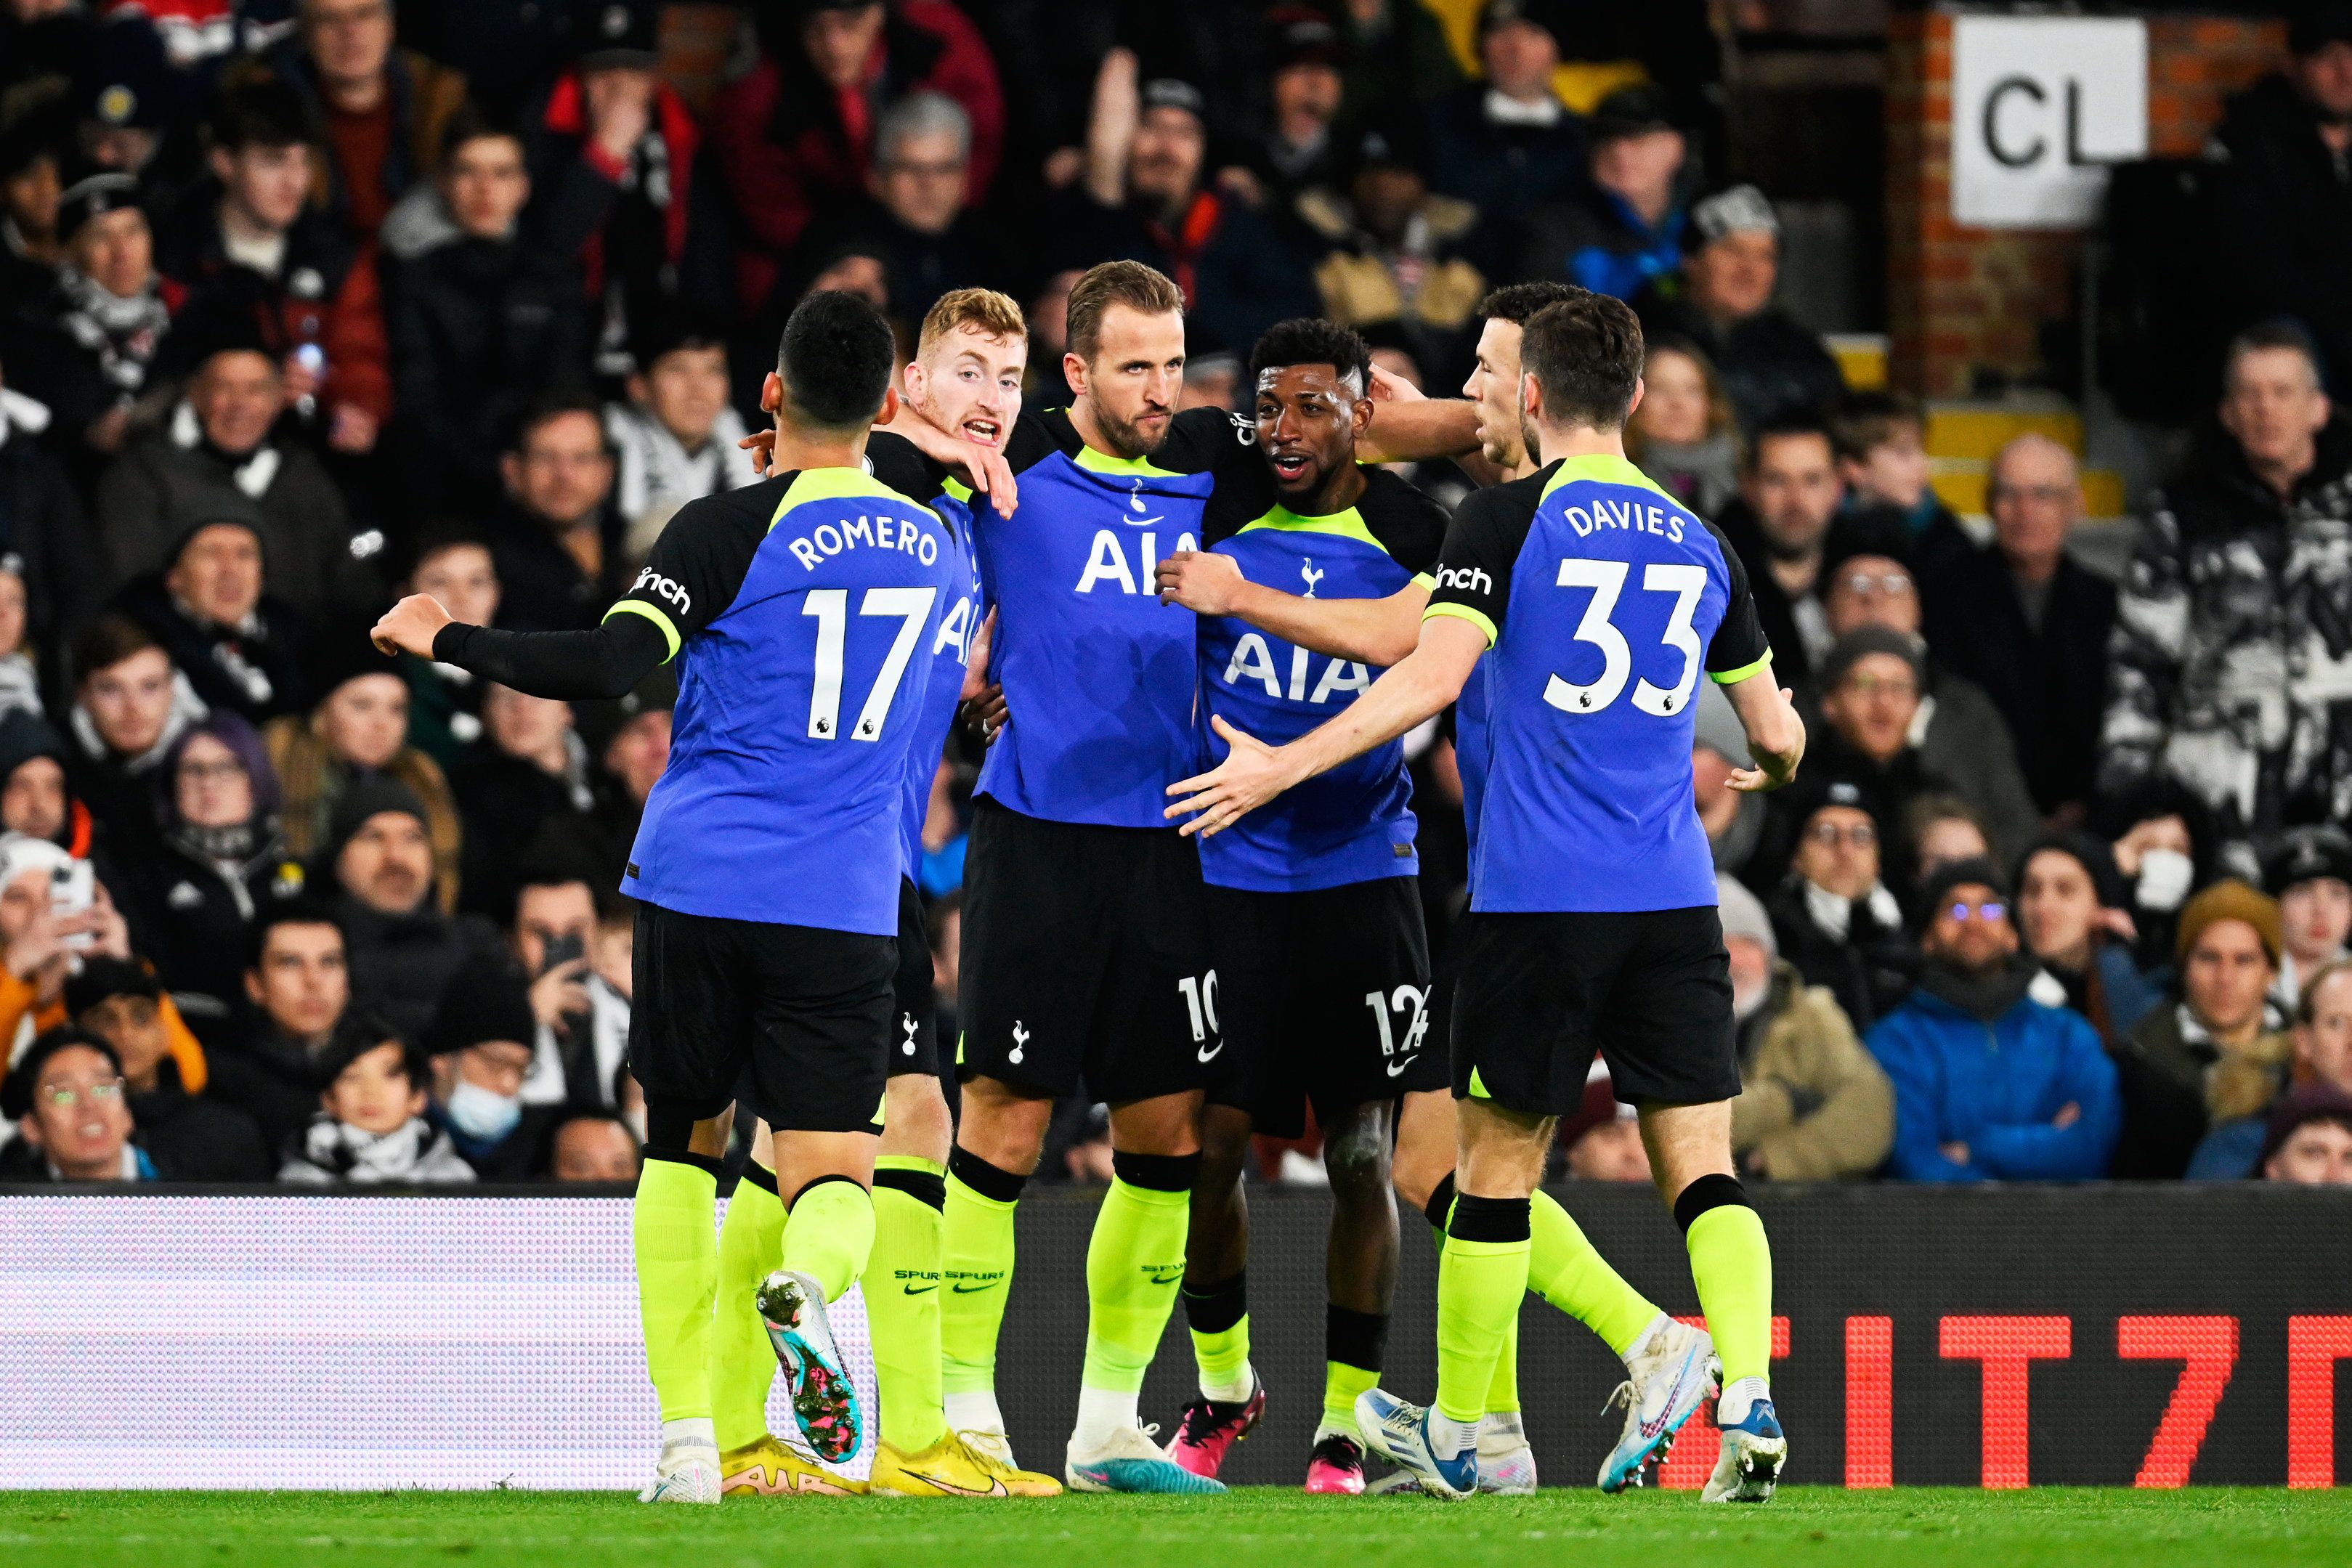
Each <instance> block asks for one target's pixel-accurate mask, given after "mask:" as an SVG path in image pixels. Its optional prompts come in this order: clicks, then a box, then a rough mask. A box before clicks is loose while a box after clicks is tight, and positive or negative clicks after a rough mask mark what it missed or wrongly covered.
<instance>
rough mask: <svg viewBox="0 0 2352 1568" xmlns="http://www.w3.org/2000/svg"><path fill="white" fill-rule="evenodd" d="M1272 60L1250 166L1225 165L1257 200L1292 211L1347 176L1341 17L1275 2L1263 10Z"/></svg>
mask: <svg viewBox="0 0 2352 1568" xmlns="http://www.w3.org/2000/svg"><path fill="white" fill-rule="evenodd" d="M1266 26H1267V27H1268V28H1269V29H1270V31H1271V32H1272V34H1273V39H1272V43H1273V58H1272V62H1271V69H1270V72H1269V75H1268V77H1267V81H1266V86H1267V90H1268V96H1269V99H1270V100H1271V106H1272V109H1273V111H1274V112H1273V116H1272V118H1271V120H1269V122H1268V125H1267V128H1266V130H1265V131H1264V133H1263V134H1261V135H1260V136H1259V137H1258V139H1257V145H1256V147H1255V148H1254V149H1253V150H1252V155H1251V158H1250V161H1249V163H1248V165H1247V166H1246V167H1245V168H1244V167H1236V168H1233V169H1227V170H1225V171H1223V172H1222V173H1221V174H1220V175H1219V178H1220V179H1221V180H1227V179H1231V178H1233V177H1234V176H1239V177H1240V178H1241V179H1243V180H1244V181H1246V182H1247V183H1246V184H1245V185H1244V187H1243V188H1244V189H1245V190H1253V191H1254V192H1255V195H1254V196H1253V199H1254V200H1255V201H1256V203H1257V204H1259V205H1261V206H1265V207H1268V208H1270V209H1271V210H1272V211H1275V212H1277V213H1280V212H1286V211H1288V210H1290V208H1291V206H1292V205H1293V204H1294V203H1295V202H1296V201H1297V198H1298V196H1299V194H1300V193H1303V192H1305V191H1306V190H1307V189H1308V188H1309V187H1311V186H1315V185H1337V184H1339V183H1341V182H1342V181H1343V180H1344V179H1345V178H1346V170H1345V168H1344V167H1343V164H1344V162H1345V161H1346V152H1345V145H1344V144H1345V141H1346V138H1345V136H1344V135H1343V134H1342V133H1341V132H1340V131H1339V125H1340V123H1341V113H1340V110H1341V105H1342V103H1343V102H1344V100H1345V98H1346V94H1347V84H1346V79H1345V78H1344V77H1343V76H1342V74H1341V64H1342V61H1343V60H1344V59H1345V58H1346V48H1345V46H1344V45H1343V44H1342V43H1341V40H1340V26H1341V24H1340V22H1339V20H1337V19H1335V18H1334V17H1332V16H1328V15H1327V14H1326V13H1325V12H1323V11H1321V10H1318V9H1317V8H1315V7H1314V6H1311V5H1278V6H1276V7H1275V9H1274V10H1273V11H1272V12H1271V13H1269V14H1268V15H1267V16H1266ZM1356 108H1357V112H1356V114H1355V115H1354V116H1353V117H1352V118H1350V119H1349V120H1348V121H1347V123H1349V124H1360V123H1361V122H1362V121H1363V120H1365V119H1366V118H1368V117H1369V116H1370V115H1371V114H1373V113H1377V112H1379V106H1377V105H1374V104H1369V103H1364V104H1359V105H1357V106H1356Z"/></svg>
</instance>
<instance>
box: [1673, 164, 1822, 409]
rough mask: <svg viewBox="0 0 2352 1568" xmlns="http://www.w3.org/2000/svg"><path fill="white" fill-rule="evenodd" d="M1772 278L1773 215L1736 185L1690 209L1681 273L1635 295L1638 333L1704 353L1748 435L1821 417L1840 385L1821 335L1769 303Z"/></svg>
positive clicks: (1776, 237) (1776, 264) (1776, 230)
mask: <svg viewBox="0 0 2352 1568" xmlns="http://www.w3.org/2000/svg"><path fill="white" fill-rule="evenodd" d="M1779 284H1780V218H1779V216H1778V215H1777V214H1774V212H1773V211H1772V204H1771V203H1770V202H1769V201H1767V200H1766V199H1765V197H1764V193H1763V192H1761V191H1759V190H1758V189H1757V188H1756V187H1755V186H1753V185H1734V186H1732V187H1731V188H1730V189H1729V190H1727V191H1718V192H1717V193H1715V194H1714V195H1711V196H1708V197H1706V198H1705V199H1703V200H1701V201H1699V202H1698V203H1696V204H1694V205H1693V206H1692V208H1691V218H1690V238H1689V241H1688V243H1687V244H1685V247H1684V252H1683V264H1682V268H1681V270H1680V271H1678V272H1672V273H1667V274H1664V275H1663V276H1661V277H1656V278H1654V279H1653V280H1652V281H1651V283H1650V285H1649V287H1647V288H1645V289H1643V291H1642V294H1641V296H1640V297H1639V298H1637V299H1636V300H1635V301H1634V305H1635V308H1637V309H1638V310H1639V311H1640V312H1641V316H1642V330H1643V333H1645V334H1648V333H1659V334H1666V333H1672V334H1675V335H1677V336H1680V337H1685V338H1688V339H1689V340H1691V341H1693V342H1695V343H1696V344H1697V345H1698V346H1699V347H1700V348H1702V349H1704V350H1706V356H1707V358H1708V359H1710V360H1712V361H1715V368H1716V371H1717V373H1719V374H1720V375H1721V376H1722V377H1723V387H1724V391H1725V392H1726V393H1727V394H1728V395H1729V397H1730V399H1731V406H1732V407H1733V408H1734V409H1735V410H1736V411H1738V414H1739V424H1740V428H1741V429H1742V430H1745V431H1747V432H1748V434H1750V436H1751V437H1756V436H1757V435H1758V433H1759V432H1761V431H1762V430H1764V429H1765V428H1766V427H1767V426H1769V425H1770V424H1772V423H1774V422H1775V421H1777V420H1781V419H1788V418H1791V417H1796V418H1811V419H1820V418H1822V417H1824V416H1825V415H1826V414H1827V413H1829V411H1830V410H1831V409H1832V407H1834V406H1835V404H1836V402H1837V400H1838V397H1839V395H1840V393H1842V392H1843V391H1844V387H1845V382H1844V378H1843V377H1842V376H1841V375H1840V374H1839V373H1838V368H1837V361H1835V360H1832V359H1831V358H1830V353H1829V350H1827V349H1825V348H1823V347H1822V340H1820V339H1819V338H1817V337H1815V336H1814V335H1813V334H1812V333H1811V332H1810V331H1807V330H1806V329H1804V328H1802V327H1801V326H1799V325H1798V324H1797V322H1796V321H1795V320H1794V319H1792V318H1791V317H1790V316H1789V314H1788V313H1787V312H1785V311H1783V310H1781V309H1780V308H1779V307H1778V306H1776V305H1774V304H1773V303H1772V294H1773V290H1774V289H1775V288H1776V287H1779Z"/></svg>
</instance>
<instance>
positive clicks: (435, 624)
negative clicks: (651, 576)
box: [373, 593, 669, 702]
mask: <svg viewBox="0 0 2352 1568" xmlns="http://www.w3.org/2000/svg"><path fill="white" fill-rule="evenodd" d="M373 637H374V639H375V645H376V648H377V650H378V651H379V652H380V653H385V654H387V655H389V654H393V653H414V654H415V655H416V656H417V657H418V658H420V659H434V660H437V661H438V662H440V663H442V664H455V665H457V667H458V668H459V669H461V670H470V671H472V672H473V673H474V674H478V675H479V676H481V677H482V678H483V679H485V680H490V681H496V682H498V684H499V685H502V686H511V687H513V688H514V689H515V690H516V691H519V692H522V693H525V694H526V695H530V696H535V697H552V698H553V699H555V700H556V701H558V702H587V701H592V700H593V699H596V698H600V697H607V698H609V697H622V696H626V695H628V694H629V692H630V691H631V690H632V689H633V688H634V687H635V685H636V684H637V683H638V682H639V681H642V680H644V679H645V678H646V676H647V675H649V674H652V673H653V671H654V668H655V666H656V665H657V664H660V663H661V662H662V661H663V660H664V659H667V657H669V643H668V640H667V638H665V637H664V636H663V635H662V632H661V629H660V628H659V627H657V626H656V625H655V624H654V623H653V622H651V621H648V620H646V618H645V617H644V616H642V615H615V616H614V617H612V618H611V619H610V620H608V621H606V622H604V624H603V625H601V626H598V627H596V628H595V629H594V630H593V631H588V632H499V631H494V630H492V629H491V628H489V627H488V626H468V625H467V624H466V623H465V622H462V621H454V620H452V619H450V616H449V612H447V611H446V610H444V609H443V608H441V601H439V600H437V599H436V598H434V597H433V596H432V595H431V594H429V593H412V594H410V595H409V596H408V597H407V598H405V599H404V600H402V601H400V602H399V603H397V604H395V605H394V606H393V607H392V608H391V609H390V610H388V611H386V612H384V614H383V619H382V620H380V621H378V622H376V623H375V630H374V632H373Z"/></svg>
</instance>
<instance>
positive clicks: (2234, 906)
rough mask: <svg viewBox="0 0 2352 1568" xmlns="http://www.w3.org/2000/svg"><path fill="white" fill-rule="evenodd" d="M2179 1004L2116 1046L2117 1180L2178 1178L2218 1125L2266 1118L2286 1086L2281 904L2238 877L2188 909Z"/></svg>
mask: <svg viewBox="0 0 2352 1568" xmlns="http://www.w3.org/2000/svg"><path fill="white" fill-rule="evenodd" d="M2175 941H2176V951H2177V952H2178V954H2179V965H2180V969H2179V990H2180V999H2179V1001H2178V1002H2175V1003H2174V1004H2173V1005H2171V1006H2169V1007H2160V1008H2158V1009H2156V1010H2155V1011H2153V1012H2151V1013H2149V1014H2148V1015H2147V1017H2146V1018H2144V1019H2141V1020H2140V1022H2139V1026H2138V1027H2137V1029H2135V1030H2132V1031H2131V1033H2130V1034H2129V1035H2128V1036H2126V1038H2125V1039H2123V1040H2119V1041H2117V1042H2116V1048H2115V1054H2116V1067H2117V1068H2118V1069H2119V1070H2120V1071H2121V1072H2122V1074H2123V1090H2124V1142H2123V1147H2122V1148H2121V1149H2120V1150H2119V1151H2118V1153H2117V1157H2116V1175H2117V1176H2135V1177H2142V1178H2154V1179H2158V1180H2171V1179H2173V1178H2175V1177H2178V1176H2180V1175H2181V1173H2182V1172H2183V1171H2185V1170H2186V1169H2187V1168H2188V1165H2189V1155H2191V1154H2192V1153H2193V1152H2194V1151H2195V1149H2196V1147H2197V1143H2198V1140H2199V1139H2200V1138H2202V1137H2203V1136H2204V1135H2205V1134H2206V1132H2207V1131H2208V1130H2209V1129H2210V1127H2212V1126H2213V1125H2215V1124H2218V1123H2221V1122H2228V1121H2232V1120H2235V1119H2236V1118H2238V1117H2242V1116H2254V1115H2259V1114H2261V1113H2262V1112H2263V1109H2264V1108H2265V1107H2266V1106H2268V1105H2269V1104H2270V1103H2271V1102H2272V1101H2273V1100H2275V1099H2276V1098H2277V1097H2278V1094H2279V1092H2280V1091H2281V1090H2283V1089H2284V1088H2285V1086H2286V1074H2287V1064H2288V1062H2289V1061H2291V1060H2292V1059H2293V1057H2294V1041H2293V1040H2291V1039H2290V1038H2289V1037H2288V1035H2287V1033H2286V1030H2285V1029H2284V1019H2283V1018H2282V1016H2281V1015H2280V1014H2279V1013H2278V1012H2277V1011H2276V1010H2275V1009H2273V1007H2272V1005H2271V1003H2270V1000H2269V998H2270V990H2271V985H2272V982H2273V980H2275V979H2276V978H2277V977H2278V961H2279V954H2280V952H2281V950H2282V941H2281V933H2280V923H2279V908H2278V904H2277V902H2276V901H2275V900H2273V899H2272V898H2269V897H2266V896H2265V895H2263V894H2260V893H2257V892H2255V891H2254V890H2253V889H2252V887H2249V886H2248V885H2246V884H2245V883H2242V882H2239V881H2236V880H2234V879H2231V880H2226V881H2222V882H2217V883H2214V884H2213V885H2212V886H2210V887H2208V888H2206V889H2205V890H2204V891H2203V892H2201V893H2200V894H2197V896H2196V897H2194V898H2192V899H2190V900H2189V902H2188V903H2187V904H2185V905H2183V906H2182V908H2181V911H2180V924H2179V932H2178V935H2177V936H2176V938H2175Z"/></svg>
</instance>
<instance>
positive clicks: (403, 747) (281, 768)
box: [262, 630, 461, 1022]
mask: <svg viewBox="0 0 2352 1568" xmlns="http://www.w3.org/2000/svg"><path fill="white" fill-rule="evenodd" d="M310 674H311V677H312V679H313V681H314V683H315V685H316V689H317V690H318V691H319V693H320V695H319V697H318V699H317V701H316V702H315V703H314V704H313V705H312V706H311V708H310V712H309V713H308V714H307V715H302V714H287V715H284V716H281V717H278V718H275V719H272V720H270V721H269V723H268V726H267V727H264V728H263V730H262V739H263V741H264V742H265V743H266V744H267V745H268V747H269V761H270V765H271V766H272V767H273V768H276V769H277V770H278V787H279V789H280V790H281V796H280V801H281V804H280V807H279V826H280V830H281V831H283V832H284V834H285V836H286V852H287V853H288V854H289V855H291V856H293V857H294V858H296V859H298V860H307V859H309V858H310V857H311V856H312V855H314V854H316V853H317V852H319V851H320V849H321V848H323V847H326V846H328V845H329V844H330V843H331V841H334V840H335V839H337V838H338V837H340V836H341V829H340V828H339V827H338V826H337V824H338V823H339V822H341V810H342V805H341V803H342V799H343V797H344V796H345V795H346V794H349V793H350V792H352V790H354V789H358V788H359V787H360V786H361V785H362V784H363V783H366V782H368V781H370V780H373V779H388V780H391V781H393V782H394V783H397V784H398V785H399V786H400V787H401V788H402V789H403V790H404V791H406V792H407V794H408V796H409V798H410V799H411V800H415V802H417V804H418V807H419V810H421V811H422V813H423V820H424V821H425V823H426V824H427V826H428V829H429V836H430V841H431V847H432V864H431V866H430V867H429V868H428V873H427V877H426V880H427V882H428V883H429V884H430V885H431V887H432V889H433V890H434V891H435V892H436V893H437V894H438V898H437V904H438V906H439V908H440V909H441V910H442V912H443V913H445V914H446V913H448V912H451V911H454V910H455V909H456V908H457V894H458V851H459V845H460V841H461V833H460V830H459V820H458V816H457V802H456V800H455V798H454V797H452V796H451V795H450V793H449V781H448V779H447V778H446V776H445V775H444V774H443V773H442V771H441V768H440V765H439V764H438V763H436V762H435V761H434V760H433V759H432V758H430V757H427V756H426V755H425V753H424V752H422V751H420V750H418V749H417V748H416V747H414V746H411V745H409V744H408V740H407V732H408V684H407V682H406V681H404V679H402V677H401V674H400V671H399V668H398V666H396V665H394V664H393V663H392V661H391V660H389V659H387V658H385V657H384V656H383V654H381V653H377V652H376V651H375V649H374V647H373V645H372V644H370V643H369V642H368V640H367V636H366V634H365V633H364V632H352V631H349V630H346V631H343V632H338V633H337V634H336V635H334V636H333V637H331V638H328V639H324V640H322V642H321V643H320V646H319V648H318V650H317V652H316V653H315V654H314V656H313V657H312V658H311V660H310ZM329 858H330V860H331V859H332V856H331V855H330V857H329ZM398 1021H399V1020H398V1019H394V1022H398Z"/></svg>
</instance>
